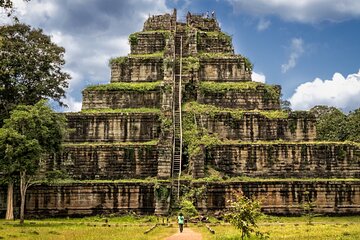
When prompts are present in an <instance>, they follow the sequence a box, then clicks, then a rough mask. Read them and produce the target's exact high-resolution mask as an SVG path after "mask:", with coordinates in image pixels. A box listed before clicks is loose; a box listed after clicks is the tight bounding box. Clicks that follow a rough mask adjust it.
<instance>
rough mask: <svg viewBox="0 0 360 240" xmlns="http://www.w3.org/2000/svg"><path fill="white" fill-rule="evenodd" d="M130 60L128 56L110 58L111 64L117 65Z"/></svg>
mask: <svg viewBox="0 0 360 240" xmlns="http://www.w3.org/2000/svg"><path fill="white" fill-rule="evenodd" d="M128 60H129V58H128V57H116V58H110V60H109V65H110V66H111V65H113V64H117V65H121V64H126V63H127V62H128Z"/></svg>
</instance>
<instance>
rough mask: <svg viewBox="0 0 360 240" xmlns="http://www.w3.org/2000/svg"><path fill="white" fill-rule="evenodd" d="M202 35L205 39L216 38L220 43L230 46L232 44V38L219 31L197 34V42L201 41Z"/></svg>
mask: <svg viewBox="0 0 360 240" xmlns="http://www.w3.org/2000/svg"><path fill="white" fill-rule="evenodd" d="M202 35H204V36H205V38H216V39H219V40H220V41H225V42H227V43H228V44H231V42H232V37H231V36H230V35H228V34H226V33H224V32H220V31H211V32H205V31H201V32H199V33H198V34H197V40H198V42H200V41H201V40H202Z"/></svg>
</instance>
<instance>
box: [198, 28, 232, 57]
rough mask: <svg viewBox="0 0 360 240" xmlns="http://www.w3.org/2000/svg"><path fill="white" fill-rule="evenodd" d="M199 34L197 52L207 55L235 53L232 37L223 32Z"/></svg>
mask: <svg viewBox="0 0 360 240" xmlns="http://www.w3.org/2000/svg"><path fill="white" fill-rule="evenodd" d="M211 33H212V34H211ZM211 33H207V32H200V31H199V32H197V51H198V52H207V53H234V49H233V46H232V42H231V37H229V36H227V35H225V34H223V33H221V32H211Z"/></svg>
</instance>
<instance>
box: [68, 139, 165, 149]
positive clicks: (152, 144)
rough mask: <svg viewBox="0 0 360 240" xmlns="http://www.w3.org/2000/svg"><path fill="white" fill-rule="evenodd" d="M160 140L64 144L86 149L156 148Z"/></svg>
mask: <svg viewBox="0 0 360 240" xmlns="http://www.w3.org/2000/svg"><path fill="white" fill-rule="evenodd" d="M157 144H158V140H152V141H147V142H81V143H69V142H68V143H64V144H63V147H75V148H76V147H85V146H94V147H96V146H109V147H117V146H118V147H126V146H132V147H133V146H155V145H157Z"/></svg>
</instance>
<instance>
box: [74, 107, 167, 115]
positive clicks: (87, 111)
mask: <svg viewBox="0 0 360 240" xmlns="http://www.w3.org/2000/svg"><path fill="white" fill-rule="evenodd" d="M84 113H85V114H101V113H154V114H160V113H161V111H160V109H159V108H115V109H114V108H96V109H82V110H81V114H84Z"/></svg>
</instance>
